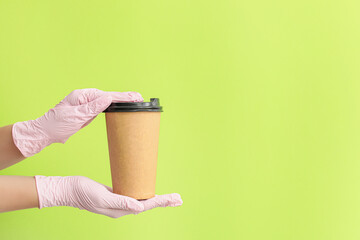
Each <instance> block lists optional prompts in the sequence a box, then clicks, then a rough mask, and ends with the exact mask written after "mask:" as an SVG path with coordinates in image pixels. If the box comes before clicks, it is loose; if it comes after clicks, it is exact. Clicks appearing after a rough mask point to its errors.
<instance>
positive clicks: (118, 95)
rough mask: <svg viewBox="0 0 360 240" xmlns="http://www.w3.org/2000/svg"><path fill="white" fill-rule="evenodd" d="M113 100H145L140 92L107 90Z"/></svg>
mask: <svg viewBox="0 0 360 240" xmlns="http://www.w3.org/2000/svg"><path fill="white" fill-rule="evenodd" d="M107 93H109V94H110V96H111V97H112V101H113V102H143V101H144V99H143V97H142V96H141V94H140V93H138V92H107Z"/></svg>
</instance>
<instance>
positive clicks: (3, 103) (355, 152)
mask: <svg viewBox="0 0 360 240" xmlns="http://www.w3.org/2000/svg"><path fill="white" fill-rule="evenodd" d="M359 12H360V3H359V1H356V0H341V1H340V0H337V1H336V0H330V1H329V0H305V1H286V0H282V1H281V0H273V1H266V0H254V1H249V0H247V1H243V0H239V1H236V0H217V1H214V0H195V1H189V0H184V1H168V0H159V1H156V0H142V1H141V0H132V1H115V0H114V1H109V0H106V1H103V0H102V1H85V0H83V1H69V0H67V1H37V0H34V1H17V0H6V1H5V0H0V107H1V113H0V125H7V124H11V123H14V122H17V121H25V120H29V119H34V118H37V117H39V116H41V115H42V114H43V113H45V112H46V111H47V110H48V109H49V108H51V107H53V106H54V105H55V104H56V103H58V102H59V101H60V100H61V99H62V98H63V97H65V96H66V95H67V94H68V93H70V92H71V91H72V90H74V89H79V88H99V89H102V90H106V91H138V92H140V93H141V94H142V95H143V97H144V98H145V99H146V100H149V98H150V97H159V98H160V100H161V103H162V105H163V106H164V110H165V111H164V113H163V115H162V123H161V133H160V146H159V164H158V178H157V194H165V193H171V192H178V193H180V194H181V196H182V198H183V201H184V204H183V206H181V207H177V208H166V209H164V208H161V209H155V210H151V211H148V212H145V213H142V214H140V215H137V216H133V215H131V216H125V217H123V218H119V219H111V218H108V217H105V216H100V215H96V214H92V213H89V212H86V211H80V210H78V209H74V208H69V207H57V208H46V209H41V210H38V209H28V210H21V211H16V212H9V213H3V214H0V221H1V223H0V232H1V239H36V240H42V239H90V240H91V239H128V240H131V239H149V240H150V239H158V240H160V239H246V240H248V239H251V240H252V239H256V240H257V239H259V240H260V239H261V240H264V239H274V240H282V239H284V240H285V239H286V240H288V239H294V240H295V239H296V240H297V239H299V240H300V239H301V240H303V239H306V240H311V239H314V240H322V239H324V240H332V239H339V240H340V239H341V240H344V239H346V240H352V239H359V238H360V228H359V225H360V94H359V93H360V67H359V66H360V55H359V54H360V45H359V42H360V15H359ZM1 174H4V175H30V176H31V175H36V174H40V175H46V176H51V175H55V176H56V175H57V176H66V175H84V176H87V177H90V178H92V179H94V180H96V181H99V182H102V183H104V184H108V185H111V178H110V167H109V160H108V150H107V141H106V129H105V119H104V115H100V116H99V117H97V118H96V119H95V120H94V121H93V123H92V124H90V125H89V126H88V127H86V128H85V129H83V130H81V131H80V132H79V133H78V134H76V135H74V136H73V137H71V138H70V139H69V141H68V142H67V143H66V144H65V145H62V144H54V145H52V146H50V147H48V148H46V149H45V150H44V151H42V152H41V153H40V154H37V155H35V156H33V157H31V158H29V159H26V160H24V161H23V162H22V163H20V164H17V165H14V166H12V167H10V168H8V169H5V170H2V171H1Z"/></svg>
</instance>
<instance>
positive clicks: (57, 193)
mask: <svg viewBox="0 0 360 240" xmlns="http://www.w3.org/2000/svg"><path fill="white" fill-rule="evenodd" d="M72 178H73V177H71V176H70V177H60V176H51V177H46V176H41V175H36V176H35V182H36V188H37V191H38V197H39V209H41V208H45V207H57V206H71V207H72V206H73V204H72V202H71V199H72V192H73V191H72V186H73V184H72V182H73V179H72Z"/></svg>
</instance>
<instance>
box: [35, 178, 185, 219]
mask: <svg viewBox="0 0 360 240" xmlns="http://www.w3.org/2000/svg"><path fill="white" fill-rule="evenodd" d="M35 181H36V188H37V193H38V197H39V209H42V208H45V207H55V206H69V207H75V208H79V209H80V210H87V211H90V212H93V213H97V214H101V215H105V216H108V217H112V218H119V217H122V216H125V215H129V214H135V215H137V214H139V213H141V212H144V211H147V210H150V209H152V208H156V207H176V206H180V205H182V203H183V202H182V199H181V197H180V195H179V194H177V193H172V194H165V195H156V196H155V197H153V198H150V199H147V200H141V201H138V200H136V199H134V198H130V197H127V196H122V195H118V194H115V193H113V192H112V189H111V188H110V187H108V186H106V185H103V184H101V183H98V182H96V181H94V180H92V179H90V178H87V177H83V176H67V177H59V176H55V177H46V176H41V175H37V176H35Z"/></svg>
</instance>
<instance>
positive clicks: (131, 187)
mask: <svg viewBox="0 0 360 240" xmlns="http://www.w3.org/2000/svg"><path fill="white" fill-rule="evenodd" d="M104 112H105V118H106V130H107V139H108V146H109V157H110V168H111V178H112V185H113V192H114V193H117V194H120V195H124V196H128V197H132V198H135V199H138V200H141V199H148V198H152V197H154V196H155V183H156V167H157V157H158V143H159V130H160V115H161V112H162V107H161V106H160V104H159V99H158V98H151V99H150V102H140V103H133V102H126V103H125V102H121V103H111V105H110V106H109V107H108V108H107V109H106V110H105V111H104Z"/></svg>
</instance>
